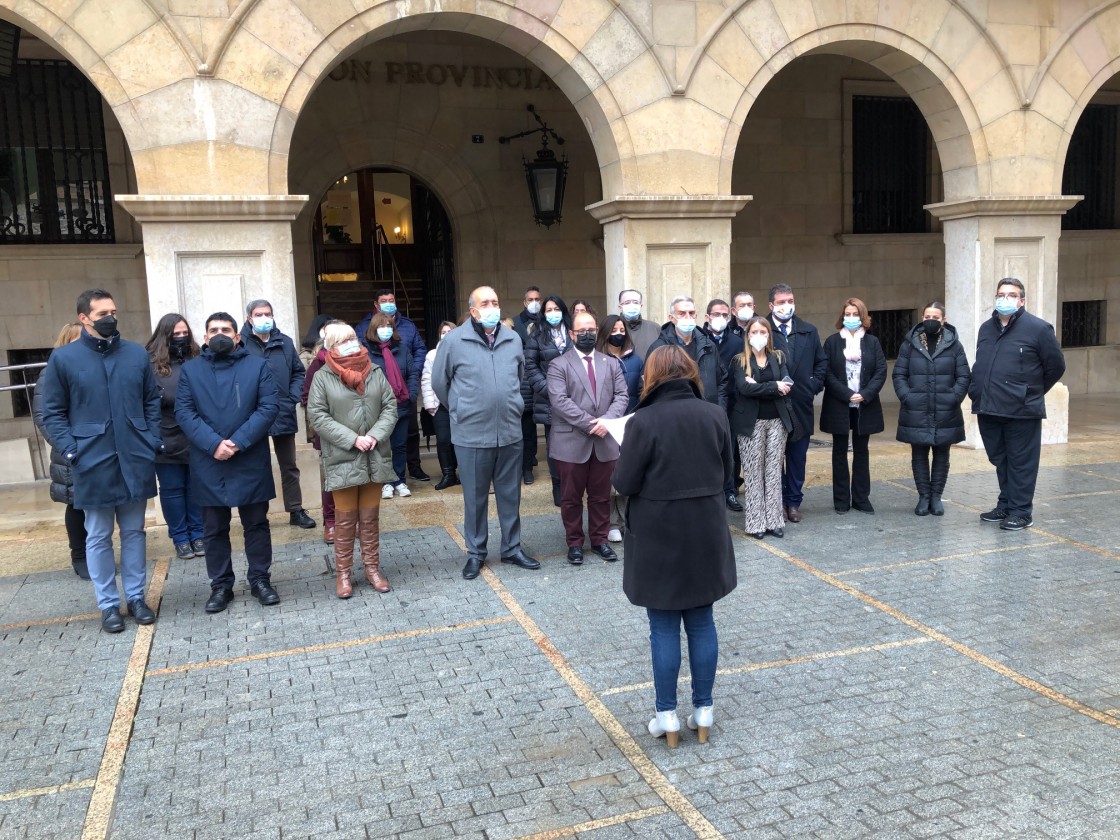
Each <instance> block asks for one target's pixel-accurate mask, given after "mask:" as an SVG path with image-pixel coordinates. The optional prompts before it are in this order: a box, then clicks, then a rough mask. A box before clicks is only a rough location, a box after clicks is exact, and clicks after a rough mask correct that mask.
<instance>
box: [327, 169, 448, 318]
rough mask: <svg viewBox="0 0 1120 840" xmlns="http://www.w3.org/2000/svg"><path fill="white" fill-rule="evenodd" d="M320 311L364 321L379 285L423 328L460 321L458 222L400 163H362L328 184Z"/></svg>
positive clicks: (337, 316)
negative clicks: (453, 228)
mask: <svg viewBox="0 0 1120 840" xmlns="http://www.w3.org/2000/svg"><path fill="white" fill-rule="evenodd" d="M312 241H313V243H314V253H315V291H316V303H317V311H318V312H320V313H324V312H325V313H327V314H329V315H332V316H334V317H335V318H341V319H343V320H346V321H349V322H350V323H357V322H358V321H360V320H361V319H362V318H363V317H365V315H367V314H368V313H369V311H370V310H371V309H372V308H373V307H372V302H373V296H374V293H375V292H376V291H377V290H378V289H392V290H393V293H394V294H395V295H396V297H397V307H398V308H399V310H400V311H401V312H403V313H404V314H405V315H407V316H408V317H409V318H411V319H412V320H413V321H415V322H416V326H417V327H418V328H419V329H420V332H421V334H422V335H423V336H424V338H425V340H427V338H428V336H434V335H436V334H437V333H438V329H437V327H438V325H439V323H440V321H443V320H451V321H453V320H455V319H456V310H455V266H454V247H453V243H452V239H451V223H450V220H449V219H448V217H447V212H446V211H445V210H444V209H443V206H442V205H441V204H440V202H439V199H438V198H436V196H435V194H434V193H433V192H432V191H431V190H430V189H428V187H427V186H425V185H424V184H423V183H421V182H420V181H418V180H417V179H415V178H413V177H411V176H410V175H408V174H407V173H403V172H399V171H397V170H393V169H362V170H359V171H357V172H351V173H349V174H347V175H344V176H343V177H342V178H340V179H339V180H338V181H336V182H335V183H334V185H332V186H331V188H330V189H328V190H327V192H326V195H324V197H323V199H322V201H320V203H319V206H318V208H317V209H316V212H315V221H314V230H313V231H312Z"/></svg>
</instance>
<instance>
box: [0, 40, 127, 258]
mask: <svg viewBox="0 0 1120 840" xmlns="http://www.w3.org/2000/svg"><path fill="white" fill-rule="evenodd" d="M111 196H112V192H111V191H110V188H109V167H108V162H107V159H106V154H105V122H104V117H103V114H102V111H101V96H100V94H98V92H97V90H96V88H94V86H93V85H92V84H90V82H89V80H88V79H86V77H85V76H83V75H82V74H81V72H79V71H78V70H77V69H76V68H75V67H74V66H73V65H71V64H70V63H69V62H66V61H41V60H25V61H19V62H18V63H17V68H16V82H15V84H13V85H11V86H0V244H13V243H41V244H54V243H64V242H112V241H113V239H114V233H113V213H112V205H111Z"/></svg>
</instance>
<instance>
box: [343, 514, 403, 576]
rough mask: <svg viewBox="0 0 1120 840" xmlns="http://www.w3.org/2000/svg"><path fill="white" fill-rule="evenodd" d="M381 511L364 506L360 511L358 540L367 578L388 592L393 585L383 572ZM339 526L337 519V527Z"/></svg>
mask: <svg viewBox="0 0 1120 840" xmlns="http://www.w3.org/2000/svg"><path fill="white" fill-rule="evenodd" d="M380 513H381V511H380V510H378V509H377V508H362V509H361V510H359V511H358V540H359V542H360V543H361V546H362V565H363V566H365V568H366V580H368V581H369V582H370V585H371V586H373V588H374V589H376V590H377V591H378V592H388V591H389V590H390V589H392V587H391V586H389V581H388V580H387V579H386V578H385V576H384V575H383V574H381V521H380V517H379V514H380ZM337 526H338V523H337V521H336V523H335V527H336V528H337Z"/></svg>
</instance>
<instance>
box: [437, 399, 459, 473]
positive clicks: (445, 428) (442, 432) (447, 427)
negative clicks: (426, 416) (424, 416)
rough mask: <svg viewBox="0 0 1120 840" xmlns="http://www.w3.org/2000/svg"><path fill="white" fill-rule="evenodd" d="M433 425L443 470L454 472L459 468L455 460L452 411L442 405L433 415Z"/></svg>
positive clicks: (440, 466) (438, 455)
mask: <svg viewBox="0 0 1120 840" xmlns="http://www.w3.org/2000/svg"><path fill="white" fill-rule="evenodd" d="M432 425H434V426H435V427H436V457H438V458H439V468H440V469H441V470H451V471H452V472H454V471H455V470H457V469H458V468H459V462H458V461H457V460H455V447H454V446H453V445H452V443H451V413H450V412H449V411H448V410H447V409H446V408H444V407H443V406H442V405H441V406H440V407H439V408H437V409H436V413H435V414H433V415H432Z"/></svg>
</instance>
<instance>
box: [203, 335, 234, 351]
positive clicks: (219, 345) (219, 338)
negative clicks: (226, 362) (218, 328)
mask: <svg viewBox="0 0 1120 840" xmlns="http://www.w3.org/2000/svg"><path fill="white" fill-rule="evenodd" d="M208 346H209V347H210V352H211V353H214V354H216V355H218V356H225V355H226V354H228V353H232V352H233V339H232V338H230V337H229V336H228V335H222V334H221V333H218V334H217V335H215V336H213V337H212V338H211V339H210V343H209V345H208Z"/></svg>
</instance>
